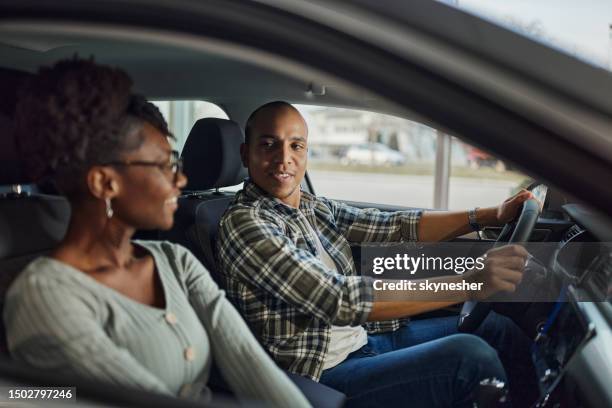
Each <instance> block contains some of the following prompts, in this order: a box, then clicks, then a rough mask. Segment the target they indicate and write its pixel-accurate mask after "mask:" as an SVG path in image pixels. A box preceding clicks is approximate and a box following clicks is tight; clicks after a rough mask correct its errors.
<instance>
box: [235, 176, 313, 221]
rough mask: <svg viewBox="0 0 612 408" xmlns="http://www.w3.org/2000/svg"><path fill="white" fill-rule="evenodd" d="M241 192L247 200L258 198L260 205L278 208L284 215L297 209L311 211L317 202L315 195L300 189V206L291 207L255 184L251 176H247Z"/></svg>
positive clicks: (293, 213)
mask: <svg viewBox="0 0 612 408" xmlns="http://www.w3.org/2000/svg"><path fill="white" fill-rule="evenodd" d="M242 194H244V198H245V199H247V200H248V201H257V200H260V201H261V203H262V205H265V206H267V207H268V208H273V209H275V210H278V211H280V212H281V213H283V214H286V215H295V213H296V212H297V211H302V212H304V213H308V212H310V211H313V210H314V208H315V206H316V204H317V200H316V196H314V195H312V194H310V193H308V192H306V191H304V190H301V189H300V208H299V210H298V209H297V208H293V207H291V206H289V205H287V204H285V203H283V202H281V201H280V199H278V198H276V197H272V196H271V195H270V194H269V193H267V192H266V191H264V190H263V189H262V188H261V187H259V186H258V185H257V184H255V182H253V180H252V179H251V178H247V179H246V180H245V181H244V187H243V192H242Z"/></svg>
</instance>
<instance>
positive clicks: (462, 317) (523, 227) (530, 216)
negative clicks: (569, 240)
mask: <svg viewBox="0 0 612 408" xmlns="http://www.w3.org/2000/svg"><path fill="white" fill-rule="evenodd" d="M539 215H540V204H539V203H538V201H537V200H535V199H533V198H532V199H529V200H527V201H525V202H524V203H523V208H522V210H521V214H520V215H519V217H518V220H517V221H516V225H515V226H514V231H513V223H512V222H509V223H507V224H506V225H504V228H503V229H502V232H501V233H500V234H499V237H498V238H497V241H496V242H495V247H498V246H501V245H506V242H505V240H506V239H507V236H508V235H510V232H512V231H513V232H512V236H511V237H510V239H509V240H508V241H507V243H508V244H510V243H513V242H527V240H528V239H529V236H530V235H531V232H532V231H533V228H534V227H535V225H536V222H537V221H538V216H539ZM490 311H491V302H479V301H477V300H470V301H467V302H465V303H464V304H463V307H462V308H461V313H460V314H459V320H458V322H457V329H458V330H459V332H463V333H472V332H474V331H475V330H476V329H477V328H478V326H480V324H481V323H482V322H483V320H484V319H485V318H486V317H487V315H488V314H489V312H490Z"/></svg>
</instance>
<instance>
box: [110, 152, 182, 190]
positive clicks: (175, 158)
mask: <svg viewBox="0 0 612 408" xmlns="http://www.w3.org/2000/svg"><path fill="white" fill-rule="evenodd" d="M101 166H151V167H157V168H158V169H159V170H160V171H161V172H162V173H164V174H165V172H166V171H168V170H170V171H171V172H172V183H173V184H174V185H176V184H177V183H178V178H179V174H180V173H182V172H183V158H182V157H180V156H179V152H177V151H176V150H173V151H172V153H171V154H170V160H169V161H167V162H165V163H160V162H155V161H147V160H115V161H110V162H106V163H102V164H101Z"/></svg>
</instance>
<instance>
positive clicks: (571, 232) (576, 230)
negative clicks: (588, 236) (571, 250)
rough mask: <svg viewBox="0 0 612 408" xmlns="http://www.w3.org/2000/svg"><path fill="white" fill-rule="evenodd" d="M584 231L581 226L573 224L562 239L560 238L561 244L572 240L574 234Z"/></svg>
mask: <svg viewBox="0 0 612 408" xmlns="http://www.w3.org/2000/svg"><path fill="white" fill-rule="evenodd" d="M582 232H584V230H583V229H582V228H580V227H579V226H578V225H573V226H572V227H571V228H570V229H569V230H568V231H567V233H566V234H565V236H564V237H563V239H562V240H561V244H565V243H566V242H569V241H571V240H572V238H574V237H575V236H576V235H578V234H580V233H582Z"/></svg>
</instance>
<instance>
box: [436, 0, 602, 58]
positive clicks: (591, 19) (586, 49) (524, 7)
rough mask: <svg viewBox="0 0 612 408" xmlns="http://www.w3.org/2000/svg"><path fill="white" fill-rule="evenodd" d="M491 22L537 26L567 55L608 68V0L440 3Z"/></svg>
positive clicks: (447, 0) (485, 0)
mask: <svg viewBox="0 0 612 408" xmlns="http://www.w3.org/2000/svg"><path fill="white" fill-rule="evenodd" d="M442 1H444V2H446V3H454V2H456V3H458V6H459V7H460V8H462V9H465V10H467V11H470V12H474V13H475V14H479V15H481V16H486V17H488V18H490V19H493V20H497V21H499V20H501V21H503V22H506V23H509V24H512V22H513V21H517V22H520V23H521V24H522V25H525V26H527V25H529V24H531V23H537V24H538V26H539V29H540V31H541V33H542V34H543V35H544V37H546V39H547V40H548V41H550V42H552V43H553V44H554V45H556V46H557V47H559V48H562V49H565V50H566V51H568V52H569V53H570V54H578V55H579V56H580V57H582V58H584V59H587V60H590V61H591V62H593V63H595V64H597V65H601V66H604V67H606V68H610V67H611V66H612V62H611V61H610V43H611V40H610V29H609V26H610V24H612V0H442Z"/></svg>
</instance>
